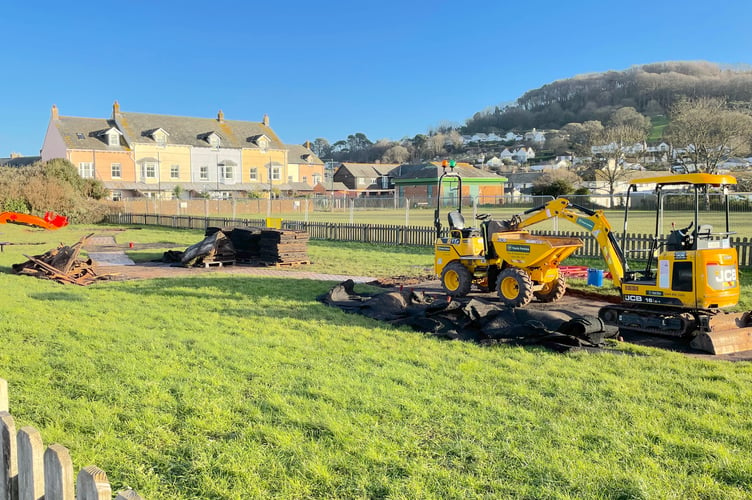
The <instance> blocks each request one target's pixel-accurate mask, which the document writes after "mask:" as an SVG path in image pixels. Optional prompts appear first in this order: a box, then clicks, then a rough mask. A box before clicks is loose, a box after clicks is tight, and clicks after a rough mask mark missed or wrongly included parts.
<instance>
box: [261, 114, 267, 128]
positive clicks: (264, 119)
mask: <svg viewBox="0 0 752 500" xmlns="http://www.w3.org/2000/svg"><path fill="white" fill-rule="evenodd" d="M261 123H263V124H264V126H265V127H268V126H269V115H267V114H266V113H264V118H263V119H262V120H261Z"/></svg>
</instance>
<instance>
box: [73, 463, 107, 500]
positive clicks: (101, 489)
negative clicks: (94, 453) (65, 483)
mask: <svg viewBox="0 0 752 500" xmlns="http://www.w3.org/2000/svg"><path fill="white" fill-rule="evenodd" d="M111 499H112V488H111V487H110V482H109V480H108V479H107V473H106V472H105V471H103V470H102V469H100V468H99V467H97V466H96V465H89V466H87V467H84V468H83V469H81V472H79V473H78V480H77V481H76V500H111Z"/></svg>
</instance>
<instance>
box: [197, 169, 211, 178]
mask: <svg viewBox="0 0 752 500" xmlns="http://www.w3.org/2000/svg"><path fill="white" fill-rule="evenodd" d="M198 178H199V179H201V180H202V181H208V180H209V167H201V168H199V169H198Z"/></svg>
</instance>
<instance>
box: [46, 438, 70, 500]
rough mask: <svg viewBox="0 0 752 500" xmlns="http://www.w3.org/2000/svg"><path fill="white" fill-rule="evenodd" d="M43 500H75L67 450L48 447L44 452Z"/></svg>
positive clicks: (56, 445)
mask: <svg viewBox="0 0 752 500" xmlns="http://www.w3.org/2000/svg"><path fill="white" fill-rule="evenodd" d="M44 498H45V500H75V498H76V497H75V494H74V493H73V461H72V460H71V457H70V453H68V449H67V448H66V447H64V446H61V445H59V444H53V445H50V446H49V447H48V448H47V451H45V452H44Z"/></svg>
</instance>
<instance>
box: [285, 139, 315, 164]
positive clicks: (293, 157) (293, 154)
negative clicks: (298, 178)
mask: <svg viewBox="0 0 752 500" xmlns="http://www.w3.org/2000/svg"><path fill="white" fill-rule="evenodd" d="M285 147H286V148H287V162H288V163H304V164H305V163H310V164H313V165H323V164H324V162H323V161H321V159H320V158H319V157H318V156H316V155H315V154H314V153H313V151H311V150H310V149H308V148H307V147H305V146H300V145H298V144H287V145H286V146H285ZM309 155H310V156H309ZM309 160H310V161H309Z"/></svg>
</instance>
